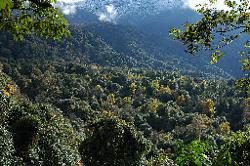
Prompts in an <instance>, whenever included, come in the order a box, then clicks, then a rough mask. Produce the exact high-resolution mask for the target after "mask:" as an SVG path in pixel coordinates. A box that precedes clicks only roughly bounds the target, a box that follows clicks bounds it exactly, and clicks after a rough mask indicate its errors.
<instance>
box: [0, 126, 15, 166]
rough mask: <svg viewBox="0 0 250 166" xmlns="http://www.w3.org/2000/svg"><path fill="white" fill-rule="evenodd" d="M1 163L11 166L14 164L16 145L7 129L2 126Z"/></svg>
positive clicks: (0, 138) (0, 134)
mask: <svg viewBox="0 0 250 166" xmlns="http://www.w3.org/2000/svg"><path fill="white" fill-rule="evenodd" d="M0 149H1V151H0V163H1V165H4V166H11V165H13V163H14V158H13V155H14V143H13V138H12V135H11V133H10V132H9V131H7V130H6V128H5V127H2V126H0Z"/></svg>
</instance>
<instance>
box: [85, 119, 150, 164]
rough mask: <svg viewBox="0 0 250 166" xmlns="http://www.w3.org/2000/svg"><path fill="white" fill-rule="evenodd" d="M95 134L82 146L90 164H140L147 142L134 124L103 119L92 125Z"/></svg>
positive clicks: (86, 160) (86, 161) (86, 159)
mask: <svg viewBox="0 0 250 166" xmlns="http://www.w3.org/2000/svg"><path fill="white" fill-rule="evenodd" d="M91 128H93V129H92V130H93V134H92V136H91V137H89V138H88V139H87V140H85V141H84V142H83V144H82V146H81V151H82V157H83V160H84V163H85V164H86V165H87V166H88V165H96V166H99V165H100V166H101V165H102V166H104V165H139V162H140V160H141V158H142V157H143V155H144V154H145V153H146V151H147V142H146V140H145V139H144V138H143V137H142V135H141V134H140V133H138V132H137V131H136V130H135V129H134V128H133V127H132V126H130V125H129V124H128V123H126V122H125V121H123V120H120V119H107V120H101V121H100V122H97V123H96V124H93V125H92V126H91Z"/></svg>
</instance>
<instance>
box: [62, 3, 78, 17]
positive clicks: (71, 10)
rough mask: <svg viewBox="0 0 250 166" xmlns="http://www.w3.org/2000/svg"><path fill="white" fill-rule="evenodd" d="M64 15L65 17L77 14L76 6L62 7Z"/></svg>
mask: <svg viewBox="0 0 250 166" xmlns="http://www.w3.org/2000/svg"><path fill="white" fill-rule="evenodd" d="M61 10H62V13H63V14H65V15H70V14H75V13H76V6H75V5H63V6H62V7H61Z"/></svg>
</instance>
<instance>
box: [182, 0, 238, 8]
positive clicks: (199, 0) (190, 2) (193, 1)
mask: <svg viewBox="0 0 250 166" xmlns="http://www.w3.org/2000/svg"><path fill="white" fill-rule="evenodd" d="M224 2H225V0H217V1H216V2H215V3H214V4H211V3H210V2H209V0H185V1H184V3H185V5H186V6H188V7H190V8H191V9H197V7H196V6H197V5H199V4H210V5H209V6H210V7H211V8H216V9H218V10H228V9H229V8H228V7H227V6H226V5H225V4H224ZM236 2H239V0H236Z"/></svg>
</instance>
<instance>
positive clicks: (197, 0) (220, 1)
mask: <svg viewBox="0 0 250 166" xmlns="http://www.w3.org/2000/svg"><path fill="white" fill-rule="evenodd" d="M86 1H87V0H59V2H65V3H71V4H72V3H75V2H86ZM129 1H131V0H128V2H129ZM159 1H165V2H166V1H169V0H159ZM183 2H184V3H185V5H187V6H188V7H190V8H192V9H195V8H196V5H198V4H203V3H209V0H183ZM215 6H216V7H217V8H219V9H222V8H224V7H225V6H224V0H217V3H216V4H215Z"/></svg>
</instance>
